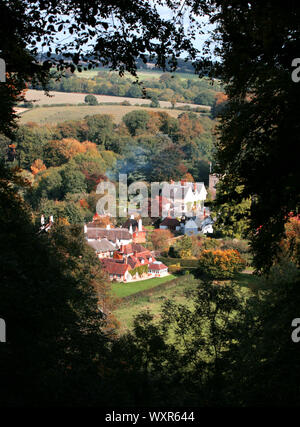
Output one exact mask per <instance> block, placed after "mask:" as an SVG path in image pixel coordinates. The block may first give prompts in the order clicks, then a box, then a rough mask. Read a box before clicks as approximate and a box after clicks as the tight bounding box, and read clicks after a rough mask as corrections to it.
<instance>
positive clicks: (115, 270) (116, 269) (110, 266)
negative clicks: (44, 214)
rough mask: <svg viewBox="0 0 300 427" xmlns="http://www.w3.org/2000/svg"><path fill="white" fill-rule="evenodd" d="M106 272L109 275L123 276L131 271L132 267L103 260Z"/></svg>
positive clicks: (110, 260) (112, 260)
mask: <svg viewBox="0 0 300 427" xmlns="http://www.w3.org/2000/svg"><path fill="white" fill-rule="evenodd" d="M101 264H102V265H103V268H104V270H105V271H106V272H107V273H108V274H121V275H122V276H123V275H124V274H125V273H126V271H127V270H129V268H130V266H129V265H128V264H125V263H124V262H118V261H116V260H114V259H109V258H106V259H105V258H104V259H102V260H101Z"/></svg>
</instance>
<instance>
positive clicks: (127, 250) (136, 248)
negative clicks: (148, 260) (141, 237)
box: [120, 243, 150, 255]
mask: <svg viewBox="0 0 300 427" xmlns="http://www.w3.org/2000/svg"><path fill="white" fill-rule="evenodd" d="M120 252H121V253H123V254H125V255H128V254H133V253H134V252H137V253H138V254H141V253H144V252H145V253H150V251H149V249H146V248H144V246H142V245H140V244H139V243H129V244H128V245H124V246H123V248H120Z"/></svg>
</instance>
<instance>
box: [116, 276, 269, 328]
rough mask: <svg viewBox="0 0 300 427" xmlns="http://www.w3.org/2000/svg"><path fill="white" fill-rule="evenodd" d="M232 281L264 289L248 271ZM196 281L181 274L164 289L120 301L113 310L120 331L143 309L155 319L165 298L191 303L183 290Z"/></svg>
mask: <svg viewBox="0 0 300 427" xmlns="http://www.w3.org/2000/svg"><path fill="white" fill-rule="evenodd" d="M234 282H235V283H237V284H238V285H239V286H240V287H241V288H242V289H244V292H245V291H246V289H251V290H257V289H264V287H262V284H261V283H260V281H259V279H258V278H257V277H255V276H254V275H252V274H249V273H238V274H237V275H236V277H235V279H234ZM197 283H198V281H197V280H195V279H194V277H193V275H192V274H190V275H189V276H188V278H187V277H186V276H182V280H179V281H177V282H174V283H171V284H170V286H168V287H166V288H164V289H158V290H157V291H156V290H155V289H154V290H153V293H150V294H149V295H140V296H138V295H137V296H136V298H134V299H133V300H130V301H126V302H124V303H121V304H120V306H119V307H118V308H117V309H116V310H115V311H114V315H115V316H116V318H117V319H118V320H119V322H120V324H121V327H120V333H121V334H122V333H124V332H126V331H127V330H130V329H131V328H132V326H133V320H134V317H135V316H136V315H137V314H139V313H140V312H141V311H143V310H149V311H150V312H151V313H152V314H154V318H155V319H159V318H160V313H161V308H162V304H163V302H164V301H165V300H167V299H170V300H172V301H174V302H176V303H179V304H183V305H188V306H189V305H191V302H190V301H189V300H187V299H186V297H185V292H186V291H188V290H190V289H194V288H195V287H196V286H197Z"/></svg>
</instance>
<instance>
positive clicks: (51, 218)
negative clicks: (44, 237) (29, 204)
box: [49, 215, 53, 223]
mask: <svg viewBox="0 0 300 427" xmlns="http://www.w3.org/2000/svg"><path fill="white" fill-rule="evenodd" d="M49 222H51V223H53V215H50V218H49Z"/></svg>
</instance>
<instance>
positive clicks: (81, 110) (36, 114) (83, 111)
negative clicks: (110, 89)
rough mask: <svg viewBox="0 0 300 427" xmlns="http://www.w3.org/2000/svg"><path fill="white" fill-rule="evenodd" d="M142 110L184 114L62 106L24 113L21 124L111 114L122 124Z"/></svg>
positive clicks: (53, 121) (102, 107) (108, 106)
mask: <svg viewBox="0 0 300 427" xmlns="http://www.w3.org/2000/svg"><path fill="white" fill-rule="evenodd" d="M139 108H142V109H143V110H147V111H164V112H167V113H168V114H169V115H170V116H171V117H175V118H176V117H177V116H178V115H179V114H181V113H182V111H180V110H172V109H170V110H168V109H163V108H147V107H139V106H125V105H95V106H73V105H71V106H62V107H38V108H33V109H31V110H28V111H26V112H24V113H23V114H22V115H21V118H20V123H21V124H25V123H27V122H36V123H39V124H45V123H52V124H54V123H58V122H63V121H65V120H80V119H83V118H84V117H85V116H87V115H94V114H111V115H112V116H114V119H115V122H116V123H120V122H121V120H122V117H123V116H124V115H125V114H127V113H129V112H130V111H133V110H137V109H139Z"/></svg>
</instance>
